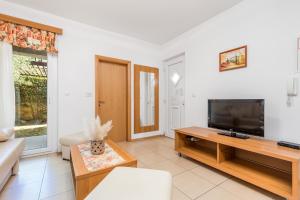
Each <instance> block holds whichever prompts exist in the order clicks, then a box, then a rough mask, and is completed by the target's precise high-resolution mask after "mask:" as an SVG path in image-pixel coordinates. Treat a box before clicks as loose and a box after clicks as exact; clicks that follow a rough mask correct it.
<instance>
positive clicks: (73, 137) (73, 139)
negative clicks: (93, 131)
mask: <svg viewBox="0 0 300 200" xmlns="http://www.w3.org/2000/svg"><path fill="white" fill-rule="evenodd" d="M86 141H88V137H87V136H86V135H85V134H84V133H83V132H79V133H74V134H70V135H64V136H62V137H61V138H60V139H59V142H60V144H61V145H65V146H70V145H73V144H81V143H84V142H86Z"/></svg>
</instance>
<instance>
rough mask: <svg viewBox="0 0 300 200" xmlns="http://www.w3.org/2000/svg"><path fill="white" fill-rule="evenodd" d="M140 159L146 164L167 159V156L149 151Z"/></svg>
mask: <svg viewBox="0 0 300 200" xmlns="http://www.w3.org/2000/svg"><path fill="white" fill-rule="evenodd" d="M138 159H139V160H140V161H142V162H143V163H144V164H145V165H151V164H153V163H158V162H162V161H165V160H166V158H164V157H163V156H161V155H159V154H157V153H148V154H144V155H143V156H141V157H139V158H138Z"/></svg>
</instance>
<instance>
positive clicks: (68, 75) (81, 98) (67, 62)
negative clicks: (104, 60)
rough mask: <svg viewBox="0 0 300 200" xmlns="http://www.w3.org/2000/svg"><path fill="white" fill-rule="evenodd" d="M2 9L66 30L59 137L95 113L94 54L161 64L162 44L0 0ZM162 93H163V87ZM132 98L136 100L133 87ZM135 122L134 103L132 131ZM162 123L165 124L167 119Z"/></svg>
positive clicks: (61, 41)
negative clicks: (160, 50) (157, 44)
mask: <svg viewBox="0 0 300 200" xmlns="http://www.w3.org/2000/svg"><path fill="white" fill-rule="evenodd" d="M0 12H1V13H4V14H7V15H12V16H15V17H20V18H24V19H28V20H31V21H35V22H39V23H44V24H48V25H53V26H57V27H60V28H62V29H63V31H64V33H63V35H62V36H59V38H58V49H59V54H58V96H59V99H58V105H59V107H58V109H59V111H58V133H59V136H61V135H64V134H69V133H72V132H76V131H80V130H82V129H83V127H84V119H87V118H92V117H93V116H94V113H95V112H94V109H95V108H94V105H95V104H94V98H95V96H94V90H95V86H94V76H95V75H94V68H95V63H94V58H95V57H94V56H95V55H96V54H98V55H104V56H109V57H116V58H120V59H126V60H130V61H131V62H132V66H133V64H135V63H136V64H142V65H147V66H157V67H159V66H161V62H160V59H159V47H158V46H155V45H153V44H150V43H147V42H144V41H141V40H137V39H133V38H130V37H127V36H123V35H119V34H116V33H111V32H107V31H104V30H101V29H97V28H94V27H91V26H87V25H84V24H81V23H77V22H74V21H71V20H67V19H63V18H61V17H57V16H54V15H51V14H47V13H42V12H39V11H36V10H32V9H29V8H26V7H23V6H19V5H16V4H12V3H8V2H0ZM132 72H133V68H132ZM161 84H163V82H162V83H161ZM132 86H133V75H132ZM160 92H161V94H163V91H162V90H161V91H160ZM132 99H134V98H133V87H132ZM162 110H163V109H161V111H160V112H161V113H162ZM133 121H134V120H133V102H132V130H133ZM160 123H161V124H163V118H161V122H160ZM132 132H133V131H132ZM162 132H163V130H162V129H161V130H160V131H157V132H152V133H151V132H150V133H145V134H134V135H133V136H132V137H133V138H136V137H144V136H151V135H156V134H161V133H162Z"/></svg>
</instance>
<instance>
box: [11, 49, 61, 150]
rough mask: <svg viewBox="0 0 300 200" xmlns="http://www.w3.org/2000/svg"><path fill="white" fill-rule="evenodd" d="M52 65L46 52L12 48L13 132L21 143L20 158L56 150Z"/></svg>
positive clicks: (54, 90) (52, 60) (52, 58)
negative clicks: (23, 143) (23, 142)
mask: <svg viewBox="0 0 300 200" xmlns="http://www.w3.org/2000/svg"><path fill="white" fill-rule="evenodd" d="M55 61H56V58H55V57H53V56H49V55H47V52H44V51H35V50H32V49H27V48H19V47H13V75H14V85H15V108H16V112H15V116H16V117H15V127H14V130H15V137H16V138H24V139H25V149H24V152H23V155H31V154H38V153H46V152H50V151H55V150H56V146H57V144H56V137H57V132H56V130H57V129H56V119H57V117H56V106H57V104H56V91H57V89H56V86H57V85H56V82H57V81H56V78H57V68H56V67H57V65H56V64H55ZM49 66H50V67H49ZM49 83H51V84H49Z"/></svg>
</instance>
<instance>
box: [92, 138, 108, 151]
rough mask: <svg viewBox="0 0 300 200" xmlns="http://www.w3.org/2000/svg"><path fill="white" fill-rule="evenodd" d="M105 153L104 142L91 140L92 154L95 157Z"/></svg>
mask: <svg viewBox="0 0 300 200" xmlns="http://www.w3.org/2000/svg"><path fill="white" fill-rule="evenodd" d="M104 151H105V141H104V140H91V153H92V154H93V155H101V154H103V153H104Z"/></svg>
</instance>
